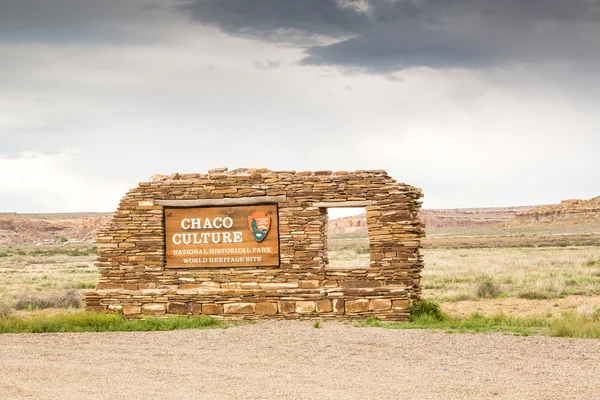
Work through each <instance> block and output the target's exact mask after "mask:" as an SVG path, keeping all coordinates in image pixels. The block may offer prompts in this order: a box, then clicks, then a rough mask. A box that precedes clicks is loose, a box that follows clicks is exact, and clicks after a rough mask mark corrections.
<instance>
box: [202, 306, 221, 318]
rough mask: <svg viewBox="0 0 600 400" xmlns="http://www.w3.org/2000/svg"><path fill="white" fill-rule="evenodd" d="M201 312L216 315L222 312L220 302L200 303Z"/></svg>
mask: <svg viewBox="0 0 600 400" xmlns="http://www.w3.org/2000/svg"><path fill="white" fill-rule="evenodd" d="M202 314H207V315H217V314H223V305H222V304H202Z"/></svg>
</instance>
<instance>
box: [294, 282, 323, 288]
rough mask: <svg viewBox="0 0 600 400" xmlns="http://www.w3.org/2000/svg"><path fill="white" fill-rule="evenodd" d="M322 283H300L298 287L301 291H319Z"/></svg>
mask: <svg viewBox="0 0 600 400" xmlns="http://www.w3.org/2000/svg"><path fill="white" fill-rule="evenodd" d="M320 284H321V281H315V280H308V281H299V282H298V287H299V288H300V289H318V288H319V287H320Z"/></svg>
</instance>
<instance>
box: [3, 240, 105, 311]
mask: <svg viewBox="0 0 600 400" xmlns="http://www.w3.org/2000/svg"><path fill="white" fill-rule="evenodd" d="M95 258H96V249H95V247H93V246H89V245H68V246H6V247H0V315H2V314H3V313H4V314H6V313H7V312H8V311H7V310H8V309H9V308H13V309H17V310H29V311H31V310H35V309H41V308H78V307H80V305H81V296H80V293H81V292H82V291H84V290H89V289H92V288H94V287H95V286H96V283H97V281H98V269H97V268H96V267H94V265H93V264H94V261H95ZM2 310H4V311H2Z"/></svg>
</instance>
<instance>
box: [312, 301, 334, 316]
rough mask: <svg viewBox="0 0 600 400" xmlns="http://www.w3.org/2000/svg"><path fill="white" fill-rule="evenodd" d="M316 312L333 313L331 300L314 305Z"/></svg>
mask: <svg viewBox="0 0 600 400" xmlns="http://www.w3.org/2000/svg"><path fill="white" fill-rule="evenodd" d="M316 310H317V312H319V313H328V312H332V311H333V306H332V304H331V300H319V301H317V304H316Z"/></svg>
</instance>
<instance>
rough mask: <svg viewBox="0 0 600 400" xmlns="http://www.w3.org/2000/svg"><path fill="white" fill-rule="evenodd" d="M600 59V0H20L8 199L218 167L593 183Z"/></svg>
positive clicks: (61, 203)
mask: <svg viewBox="0 0 600 400" xmlns="http://www.w3.org/2000/svg"><path fill="white" fill-rule="evenodd" d="M599 70H600V0H527V1H523V0H369V1H367V0H190V1H175V0H102V1H94V0H44V1H40V0H0V93H1V95H0V212H19V213H44V212H77V211H87V212H89V211H113V210H114V209H116V207H117V205H118V202H119V200H120V198H121V197H122V196H123V195H124V194H125V193H126V192H127V191H128V190H129V189H131V188H134V187H135V186H137V184H138V182H143V181H147V180H148V179H149V177H150V176H151V175H153V174H170V173H172V172H180V173H185V172H189V173H202V172H206V171H208V170H209V169H212V168H217V167H229V168H230V169H235V168H252V167H257V168H263V167H264V168H269V169H274V170H297V171H304V170H333V171H336V170H347V171H348V170H349V171H352V170H359V169H386V170H387V171H388V173H389V174H390V175H391V176H392V177H394V178H395V179H396V180H398V181H400V182H405V183H408V184H411V185H413V186H417V187H419V188H421V189H423V192H424V195H425V197H424V203H423V204H424V207H425V208H463V207H496V206H517V205H534V204H551V203H558V202H560V201H561V200H563V199H569V198H591V197H595V196H598V195H600V79H598V71H599Z"/></svg>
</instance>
